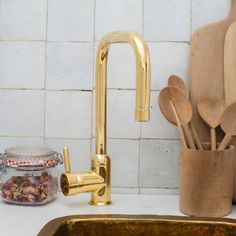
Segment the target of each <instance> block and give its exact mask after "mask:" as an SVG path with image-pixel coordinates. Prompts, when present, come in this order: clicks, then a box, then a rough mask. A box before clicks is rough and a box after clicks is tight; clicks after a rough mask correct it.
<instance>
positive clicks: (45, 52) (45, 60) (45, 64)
mask: <svg viewBox="0 0 236 236" xmlns="http://www.w3.org/2000/svg"><path fill="white" fill-rule="evenodd" d="M48 1H49V0H46V22H45V23H46V35H45V45H44V46H45V47H44V120H43V128H44V133H43V145H44V146H45V136H46V83H47V81H46V80H47V40H48Z"/></svg>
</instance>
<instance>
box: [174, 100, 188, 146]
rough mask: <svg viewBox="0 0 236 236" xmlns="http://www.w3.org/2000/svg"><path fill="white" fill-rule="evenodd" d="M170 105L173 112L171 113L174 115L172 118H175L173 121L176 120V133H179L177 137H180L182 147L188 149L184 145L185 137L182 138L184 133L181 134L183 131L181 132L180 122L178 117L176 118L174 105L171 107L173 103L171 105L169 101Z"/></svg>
mask: <svg viewBox="0 0 236 236" xmlns="http://www.w3.org/2000/svg"><path fill="white" fill-rule="evenodd" d="M170 105H171V108H172V110H173V113H174V116H175V119H176V123H177V128H178V132H179V136H180V139H181V142H182V145H183V146H184V147H185V148H188V147H187V144H186V140H185V137H184V133H183V130H182V127H181V124H180V121H179V117H178V115H177V112H176V110H175V107H174V105H173V103H172V102H171V101H170Z"/></svg>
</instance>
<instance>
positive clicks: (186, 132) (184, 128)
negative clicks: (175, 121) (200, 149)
mask: <svg viewBox="0 0 236 236" xmlns="http://www.w3.org/2000/svg"><path fill="white" fill-rule="evenodd" d="M182 127H183V130H184V133H185V135H186V138H187V140H188V143H189V146H190V148H191V149H193V150H196V147H195V144H194V141H193V137H192V134H191V133H190V131H189V129H188V125H187V124H183V125H182Z"/></svg>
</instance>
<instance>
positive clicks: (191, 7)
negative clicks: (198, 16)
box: [189, 0, 193, 43]
mask: <svg viewBox="0 0 236 236" xmlns="http://www.w3.org/2000/svg"><path fill="white" fill-rule="evenodd" d="M192 33H193V0H191V2H190V38H189V39H190V42H189V43H191V40H192Z"/></svg>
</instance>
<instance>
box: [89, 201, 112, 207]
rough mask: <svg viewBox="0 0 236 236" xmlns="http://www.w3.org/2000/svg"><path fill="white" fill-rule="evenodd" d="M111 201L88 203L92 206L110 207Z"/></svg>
mask: <svg viewBox="0 0 236 236" xmlns="http://www.w3.org/2000/svg"><path fill="white" fill-rule="evenodd" d="M111 203H112V201H107V202H94V201H93V200H91V201H89V204H90V205H92V206H107V205H110V204H111Z"/></svg>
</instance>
